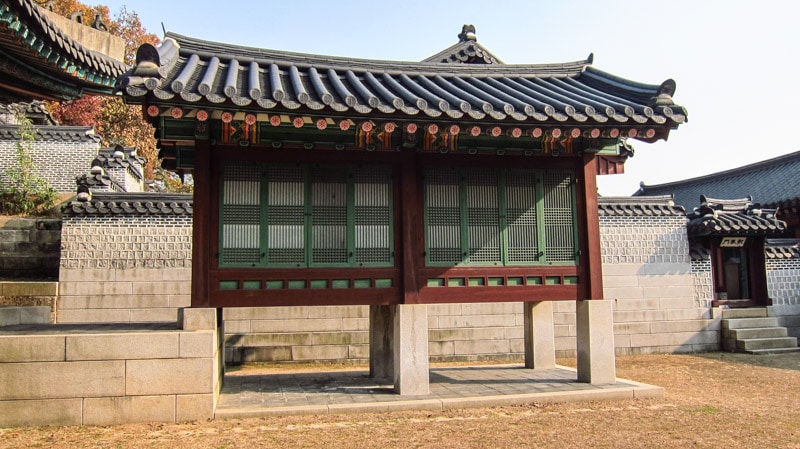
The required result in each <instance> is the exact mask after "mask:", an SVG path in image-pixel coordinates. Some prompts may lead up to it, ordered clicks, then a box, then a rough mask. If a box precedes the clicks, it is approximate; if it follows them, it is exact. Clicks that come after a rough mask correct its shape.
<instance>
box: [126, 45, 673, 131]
mask: <svg viewBox="0 0 800 449" xmlns="http://www.w3.org/2000/svg"><path fill="white" fill-rule="evenodd" d="M465 39H466V40H464V41H462V42H459V44H457V45H456V47H459V48H460V47H461V46H464V45H466V46H470V45H472V46H474V45H476V44H475V42H474V41H472V40H470V39H469V38H468V37H465ZM475 48H477V47H475ZM454 51H455V50H453V47H451V49H448V50H445V52H443V53H447V54H451V53H453V52H454ZM459 52H460V50H459V51H456V53H459ZM484 57H486V55H485V54H484ZM445 59H447V58H445ZM468 59H469V58H468ZM493 59H494V60H493V61H492V63H491V64H451V63H439V62H420V63H413V62H395V61H379V60H362V59H354V58H343V57H331V56H319V55H310V54H299V53H291V52H285V51H274V50H264V49H256V48H250V47H243V46H236V45H229V44H221V43H216V42H208V41H204V40H199V39H194V38H190V37H186V36H181V35H178V34H174V33H167V35H166V37H165V39H164V41H163V42H162V44H161V45H160V46H159V47H158V49H156V48H155V47H153V46H149V45H144V46H142V47H140V49H139V51H138V54H137V65H136V67H134V68H133V69H131V70H130V71H128V72H127V73H125V74H124V75H123V76H121V77H120V78H119V87H120V88H121V89H122V90H123V91H124V93H125V96H126V100H127V101H128V102H134V103H136V102H142V103H149V104H154V103H157V102H164V101H170V100H175V101H177V102H178V103H180V104H182V105H184V107H183V108H182V109H181V108H177V110H159V108H155V109H152V110H148V113H149V114H153V115H151V116H158V115H161V114H164V115H165V116H170V115H172V116H173V117H181V116H183V115H184V114H186V116H189V117H192V116H194V114H199V115H198V117H205V115H204V114H206V111H205V110H202V108H210V109H212V108H213V109H218V108H220V107H225V106H227V107H229V108H230V109H231V111H230V113H231V114H232V116H233V117H234V120H241V119H243V118H244V114H245V112H247V111H253V112H256V113H258V112H263V113H267V112H275V113H280V112H284V113H285V112H286V111H297V113H298V114H300V113H307V114H310V113H317V114H326V115H334V116H335V115H341V114H353V113H355V114H358V115H364V117H365V118H366V117H370V118H386V119H390V118H391V119H396V120H401V119H412V118H416V119H417V120H419V119H420V118H424V117H427V118H428V119H429V120H430V119H437V118H439V119H440V120H443V121H447V120H453V119H464V120H471V121H480V122H490V123H495V124H503V123H506V124H515V125H516V124H529V125H544V126H547V125H555V126H558V125H560V126H574V128H572V129H568V130H567V132H568V133H571V135H572V137H573V138H577V137H581V136H583V133H587V134H590V135H591V136H592V137H593V138H598V137H601V134H602V133H601V130H600V129H599V128H594V129H593V128H592V127H593V126H599V125H603V126H606V127H608V126H609V125H613V126H618V128H614V129H610V130H606V132H607V133H609V134H610V137H612V138H617V137H618V136H628V137H633V138H638V139H641V140H645V141H655V140H658V139H664V138H666V137H667V135H668V134H669V131H670V130H671V129H674V128H676V127H677V126H678V125H679V124H681V123H683V122H685V121H686V111H685V109H684V108H683V107H681V106H679V105H676V104H675V103H674V102H673V100H672V95H673V94H674V92H675V82H674V81H672V80H667V81H664V82H663V83H661V84H660V85H650V84H642V83H638V82H634V81H629V80H625V79H622V78H620V77H617V76H614V75H611V74H608V73H605V72H603V71H601V70H598V69H596V68H594V67H593V66H592V65H591V64H592V61H591V59H587V60H581V61H575V62H568V63H563V64H539V65H511V64H502V63H501V62H500V61H499V60H496V58H493ZM191 106H196V108H198V109H199V110H198V109H193V110H187V109H186V107H191ZM237 111H242V112H241V115H242V117H241V118H238V119H237V118H236V114H238V113H239V112H237ZM315 111H317V112H315ZM212 118H219V117H212ZM258 120H261V119H260V118H259V119H258ZM280 123H281V122H276V125H277V124H280ZM311 123H313V122H311ZM300 125H302V123H300ZM415 129H416V128H415ZM463 131H466V129H465V130H463ZM509 131H513V130H509ZM478 132H480V131H478ZM502 132H503V131H502V130H500V129H499V128H498V131H497V135H500V133H502ZM542 132H543V130H542V129H540V128H537V129H528V130H523V129H518V130H517V132H514V134H515V137H519V136H524V135H526V134H527V135H529V136H530V135H532V136H533V137H534V138H539V137H541V136H542ZM562 132H563V130H559V131H558V132H557V133H556V134H555V136H554V137H555V138H558V137H559V136H561V135H562ZM565 134H566V133H565ZM503 135H505V134H503ZM566 135H570V134H566Z"/></svg>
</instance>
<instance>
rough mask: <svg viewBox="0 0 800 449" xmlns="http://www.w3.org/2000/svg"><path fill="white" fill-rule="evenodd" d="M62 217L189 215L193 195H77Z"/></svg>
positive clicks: (65, 207)
mask: <svg viewBox="0 0 800 449" xmlns="http://www.w3.org/2000/svg"><path fill="white" fill-rule="evenodd" d="M61 213H62V214H63V215H64V216H68V217H74V216H89V215H96V216H120V215H128V216H146V215H192V195H191V194H183V193H175V194H153V193H94V194H85V195H79V197H78V199H77V200H75V201H71V202H70V203H69V204H67V205H65V206H64V207H63V208H62V210H61Z"/></svg>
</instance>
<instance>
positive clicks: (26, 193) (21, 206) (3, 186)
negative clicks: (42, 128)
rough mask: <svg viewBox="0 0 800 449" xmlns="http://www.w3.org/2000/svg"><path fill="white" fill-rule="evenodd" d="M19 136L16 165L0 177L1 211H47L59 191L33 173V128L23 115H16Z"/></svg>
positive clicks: (27, 212) (32, 213) (16, 212)
mask: <svg viewBox="0 0 800 449" xmlns="http://www.w3.org/2000/svg"><path fill="white" fill-rule="evenodd" d="M17 122H18V123H19V124H20V125H19V133H20V138H19V141H18V142H17V144H16V147H17V154H16V162H17V166H16V167H11V168H9V169H8V170H6V173H5V177H3V178H2V179H0V210H2V211H3V212H4V213H7V214H13V215H16V214H22V215H36V214H37V213H43V212H47V211H48V209H50V208H52V207H53V205H54V204H55V202H56V200H57V199H58V193H57V192H56V191H55V189H53V188H52V187H51V186H50V184H49V183H48V182H47V180H46V179H44V178H42V177H41V176H39V175H37V174H36V165H35V164H34V162H33V158H32V157H31V150H32V147H33V144H32V142H34V141H35V140H36V129H35V128H34V127H33V124H32V123H31V121H30V120H29V119H28V118H27V117H25V115H24V114H20V115H18V116H17Z"/></svg>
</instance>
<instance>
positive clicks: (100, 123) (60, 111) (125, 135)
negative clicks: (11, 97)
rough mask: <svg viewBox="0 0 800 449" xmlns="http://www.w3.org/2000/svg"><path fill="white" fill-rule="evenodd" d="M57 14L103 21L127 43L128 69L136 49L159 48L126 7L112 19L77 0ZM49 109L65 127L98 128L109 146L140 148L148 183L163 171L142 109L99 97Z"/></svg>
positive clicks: (57, 5) (61, 0) (63, 2)
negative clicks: (157, 173)
mask: <svg viewBox="0 0 800 449" xmlns="http://www.w3.org/2000/svg"><path fill="white" fill-rule="evenodd" d="M40 2H41V3H44V2H43V1H40ZM53 11H54V12H55V13H57V14H60V15H62V16H66V17H70V16H71V15H72V14H74V13H76V12H82V13H83V17H84V23H85V24H86V25H90V24H92V23H93V22H94V20H95V18H96V17H99V18H100V19H101V20H102V21H103V22H104V23H105V24H106V25H107V26H108V30H109V33H111V34H113V35H115V36H119V37H122V38H123V39H124V40H125V55H124V62H125V64H127V65H133V64H134V62H135V59H136V49H137V48H139V46H140V45H142V44H144V43H150V44H153V45H155V44H157V43H158V42H159V39H158V36H156V35H155V34H152V33H148V32H147V30H145V28H144V26H142V22H141V21H140V20H139V16H138V15H137V14H136V13H135V12H132V11H128V10H127V9H126V8H125V7H123V8H122V9H121V10H120V11H119V13H118V14H117V15H116V16H114V17H113V18H111V14H110V12H109V9H108V7H107V6H103V5H98V6H88V5H85V4H83V3H81V2H79V1H77V0H56V1H55V2H54V3H53ZM49 107H50V110H51V112H52V114H53V116H54V117H55V119H56V120H58V122H59V123H61V124H62V125H73V126H94V128H95V132H96V133H97V134H98V135H99V136H100V137H101V138H102V140H103V144H104V145H106V146H114V145H123V146H129V147H136V148H137V149H138V153H139V155H141V156H143V157H144V158H145V159H147V165H146V166H145V177H146V178H147V179H148V180H152V179H153V178H154V173H155V171H156V170H158V168H159V162H158V149H157V148H156V139H155V136H154V135H153V132H154V130H153V127H152V126H151V125H150V124H149V123H147V122H146V121H145V120H144V118H143V117H142V111H141V108H140V107H138V106H129V105H126V104H125V103H124V102H123V101H122V99H121V98H120V97H109V96H96V95H84V96H83V97H80V98H77V99H75V100H72V101H66V102H60V103H51V104H49Z"/></svg>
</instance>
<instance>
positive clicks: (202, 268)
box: [192, 140, 212, 307]
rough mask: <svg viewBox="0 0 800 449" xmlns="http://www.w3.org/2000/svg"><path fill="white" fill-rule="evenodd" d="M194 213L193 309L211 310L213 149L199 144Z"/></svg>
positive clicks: (195, 175) (206, 143)
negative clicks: (210, 241)
mask: <svg viewBox="0 0 800 449" xmlns="http://www.w3.org/2000/svg"><path fill="white" fill-rule="evenodd" d="M194 154H195V156H194V157H195V162H194V180H195V182H194V210H193V214H192V223H193V224H192V307H210V301H209V297H208V267H209V262H208V261H209V258H210V257H211V252H210V251H209V247H208V242H209V240H210V234H209V232H210V230H211V204H212V202H211V145H210V142H209V141H208V140H196V141H195V147H194Z"/></svg>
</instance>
